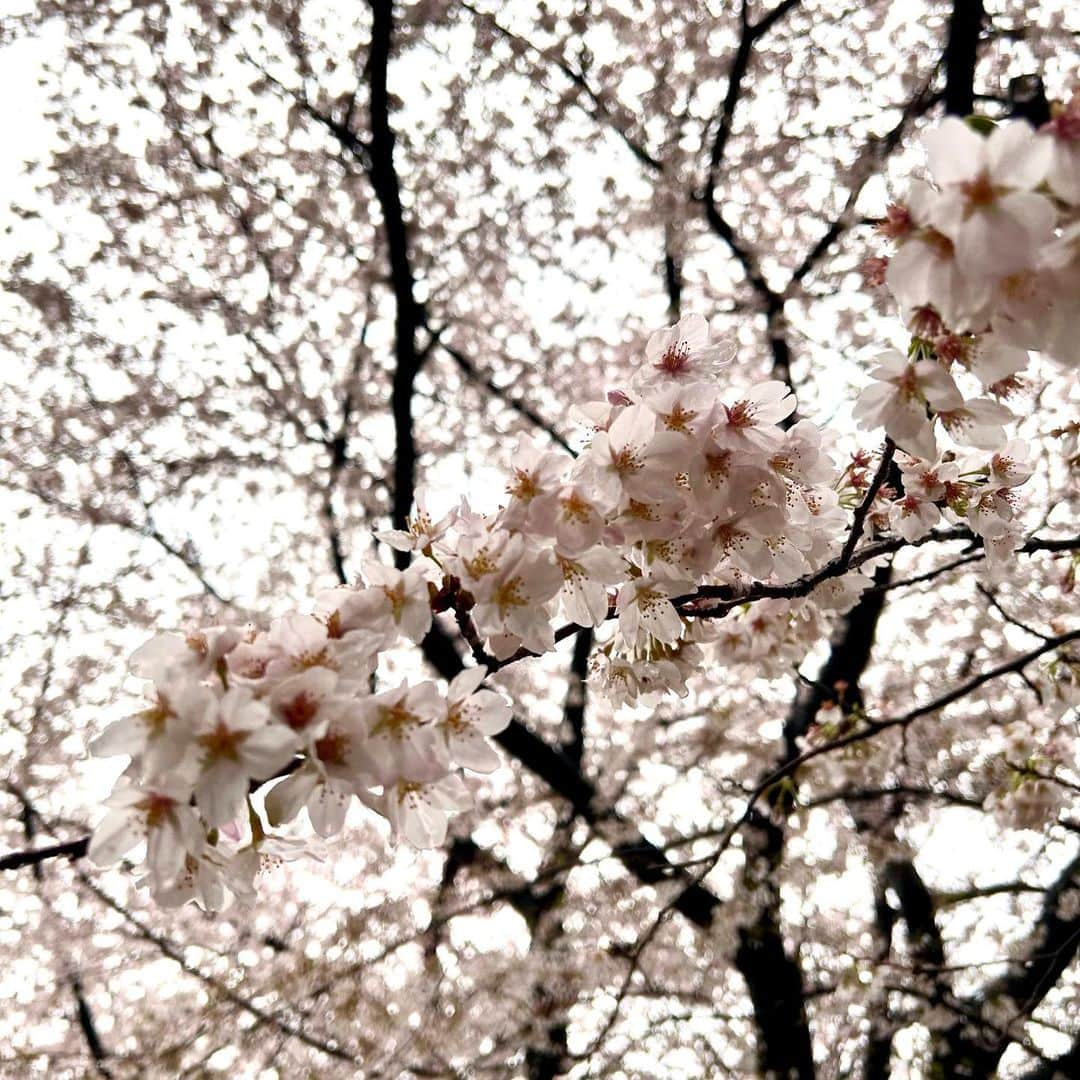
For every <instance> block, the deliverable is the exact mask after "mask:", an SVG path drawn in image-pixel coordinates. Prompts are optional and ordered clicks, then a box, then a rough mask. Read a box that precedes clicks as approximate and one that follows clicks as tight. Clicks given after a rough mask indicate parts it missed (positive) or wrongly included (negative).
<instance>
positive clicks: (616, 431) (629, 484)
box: [575, 405, 686, 510]
mask: <svg viewBox="0 0 1080 1080" xmlns="http://www.w3.org/2000/svg"><path fill="white" fill-rule="evenodd" d="M685 448H686V443H685V441H684V440H683V439H682V437H680V436H679V435H678V434H676V433H675V432H673V431H661V432H659V433H657V431H656V414H655V413H653V412H652V410H651V409H648V408H646V407H645V406H644V405H632V406H630V408H628V409H625V410H623V412H622V413H621V414H620V416H619V418H618V419H617V420H616V421H615V422H614V423H613V424H612V425H611V428H610V430H609V431H601V432H599V433H598V434H597V436H596V437H595V438H594V439H593V441H592V444H591V445H590V446H589V449H588V450H587V451H586V453H585V454H583V455H582V457H581V458H579V459H578V463H577V467H576V469H575V475H576V478H577V479H579V480H581V481H583V482H585V483H587V484H589V485H590V488H591V490H592V491H593V492H594V493H595V496H596V498H597V499H598V500H599V501H600V502H601V504H602V505H603V506H604V508H605V509H607V510H613V509H614V508H615V507H616V506H618V505H620V504H621V503H622V502H624V501H625V500H627V499H639V500H641V501H644V502H647V501H648V500H650V499H659V498H663V497H664V496H665V495H668V494H670V493H671V492H672V491H673V489H674V484H675V475H676V473H677V471H678V465H677V462H678V460H679V459H680V458H681V457H682V456H683V454H684V453H685Z"/></svg>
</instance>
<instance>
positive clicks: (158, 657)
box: [131, 626, 241, 682]
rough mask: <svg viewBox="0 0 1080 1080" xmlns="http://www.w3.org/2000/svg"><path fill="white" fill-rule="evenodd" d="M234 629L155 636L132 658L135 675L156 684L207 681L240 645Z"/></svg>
mask: <svg viewBox="0 0 1080 1080" xmlns="http://www.w3.org/2000/svg"><path fill="white" fill-rule="evenodd" d="M240 639H241V635H240V631H239V630H237V629H236V627H233V626H209V627H206V628H204V629H201V630H193V631H191V632H190V633H188V634H185V635H183V636H181V635H179V634H155V635H154V636H153V637H152V638H151V639H150V640H149V641H147V642H146V643H145V644H144V645H140V646H139V648H137V649H136V650H135V651H134V652H133V653H132V654H131V670H132V673H133V674H135V675H138V676H139V677H140V678H143V679H153V680H154V681H155V682H168V681H171V680H175V679H190V680H198V679H204V678H206V677H207V676H209V675H211V674H213V672H214V670H215V669H216V667H217V665H218V663H219V662H220V661H221V660H222V659H223V658H224V657H225V656H226V655H227V654H228V653H229V652H231V651H232V649H234V648H235V647H236V646H237V645H238V644H239V642H240Z"/></svg>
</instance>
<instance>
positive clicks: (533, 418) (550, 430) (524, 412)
mask: <svg viewBox="0 0 1080 1080" xmlns="http://www.w3.org/2000/svg"><path fill="white" fill-rule="evenodd" d="M432 334H433V335H434V337H435V339H436V341H437V343H438V346H439V348H441V349H442V350H443V352H445V353H446V355H447V356H449V357H450V359H451V360H453V361H454V363H455V364H456V365H457V367H458V369H459V370H460V371H461V372H462V373H463V374H464V375H465V376H466V378H468V379H470V380H471V381H472V382H475V383H476V384H477V385H478V386H482V387H483V388H484V389H485V390H487V392H488V393H489V394H491V395H492V397H496V398H498V399H499V401H501V402H503V404H505V405H507V406H508V407H509V408H511V409H513V410H514V412H516V413H518V414H519V415H520V416H523V417H524V418H525V419H526V420H528V421H529V423H530V424H532V425H533V426H534V427H536V428H537V429H538V430H540V431H542V432H543V433H544V434H545V435H546V436H547V437H548V438H549V439H550V440H551V441H552V442H553V443H555V445H556V446H558V447H559V448H560V449H562V450H565V451H566V452H567V453H568V454H570V455H571V456H573V457H577V453H576V451H575V450H574V449H573V448H572V447H571V446H570V444H569V443H568V442H567V441H566V439H565V437H564V436H563V435H561V434H560V433H559V432H558V431H557V430H556V429H555V428H554V427H553V426H552V424H550V423H549V422H548V421H547V420H545V419H544V418H543V417H542V416H541V415H540V414H539V413H538V412H537V411H536V410H535V409H534V408H533V407H532V406H531V405H529V404H528V403H527V402H525V401H523V400H522V399H521V398H516V397H512V396H511V395H510V394H509V393H508V392H507V390H506V389H505V388H504V387H501V386H498V385H497V384H496V383H495V382H494V380H492V378H491V376H490V375H485V374H484V373H483V372H481V371H479V370H477V368H476V365H475V364H473V362H472V361H471V360H470V359H469V358H468V357H467V356H466V355H465V354H464V353H463V352H462V351H461V350H460V349H457V348H455V347H454V346H453V345H449V344H447V342H446V341H444V340H443V338H442V336H441V335H442V331H441V330H435V331H432Z"/></svg>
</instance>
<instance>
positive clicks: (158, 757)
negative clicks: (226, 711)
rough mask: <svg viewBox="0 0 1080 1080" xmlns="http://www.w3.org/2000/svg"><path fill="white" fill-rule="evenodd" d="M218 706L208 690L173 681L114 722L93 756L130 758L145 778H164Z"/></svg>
mask: <svg viewBox="0 0 1080 1080" xmlns="http://www.w3.org/2000/svg"><path fill="white" fill-rule="evenodd" d="M216 705H217V699H216V697H215V695H214V692H213V691H212V690H211V689H210V688H209V687H206V686H201V685H199V684H198V683H194V684H193V683H191V682H183V681H180V680H174V681H173V683H172V685H171V686H164V687H162V686H159V687H157V688H156V689H155V690H154V693H153V700H152V701H151V702H148V703H147V705H146V707H145V708H142V709H139V710H138V711H137V712H136V713H134V714H133V715H131V716H127V717H124V718H123V719H121V720H115V721H113V723H111V724H110V725H109V726H108V727H107V728H106V729H105V730H104V731H103V732H102V733H101V734H100V735H99V736H98V737H97V738H96V739H95V740H94V741H93V742H92V743H91V744H90V752H91V753H93V754H97V755H98V756H101V757H110V756H112V755H113V754H130V755H131V756H132V757H133V758H135V759H137V760H138V763H139V768H140V770H141V772H142V774H143V775H144V776H162V775H164V774H165V773H167V772H168V771H169V770H170V769H172V768H174V767H175V766H176V765H178V764H179V763H180V762H181V761H182V760H183V759H184V757H185V756H186V755H187V753H188V751H189V750H190V748H191V740H192V736H193V733H194V731H195V730H196V729H197V728H198V727H199V726H200V725H201V724H202V723H203V721H204V719H205V717H206V715H207V713H209V712H210V711H211V710H213V709H214V708H215V707H216Z"/></svg>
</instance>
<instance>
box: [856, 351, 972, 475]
mask: <svg viewBox="0 0 1080 1080" xmlns="http://www.w3.org/2000/svg"><path fill="white" fill-rule="evenodd" d="M877 360H878V366H877V367H876V368H874V370H873V371H871V372H870V375H871V377H872V378H874V379H876V380H877V381H876V382H873V383H871V384H870V385H869V386H867V387H866V388H865V389H864V390H863V391H862V393H861V394H860V395H859V399H858V401H857V402H856V403H855V409H854V415H855V419H856V420H858V421H859V423H860V425H861V426H862V427H864V428H865V429H866V430H868V431H872V430H873V429H874V428H877V427H883V428H884V429H885V431H886V433H887V434H888V435H889V437H890V438H891V439H892V440H893V441H894V442H895V443H896V444H897V445H898V446H899V447H901V449H904V450H907V451H908V452H909V453H913V454H915V455H917V456H918V457H922V458H928V459H933V458H936V457H937V444H936V443H935V441H934V433H933V430H932V428H931V425H930V421H929V419H928V417H927V413H926V407H927V405H930V406H931V407H932V408H933V409H955V408H959V407H960V406H962V405H963V403H964V399H963V397H962V396H961V395H960V391H959V390H958V389H957V388H956V384H955V383H954V382H953V380H952V378H951V377H950V376H949V373H948V372H947V371H946V370H945V369H944V368H943V367H942V366H941V365H940V364H939V363H937V362H936V361H934V360H916V361H912V360H909V359H908V358H907V357H905V356H902V355H901V354H900V353H898V352H896V351H895V350H893V351H890V352H886V353H882V354H880V355H879V356H878V358H877Z"/></svg>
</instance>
